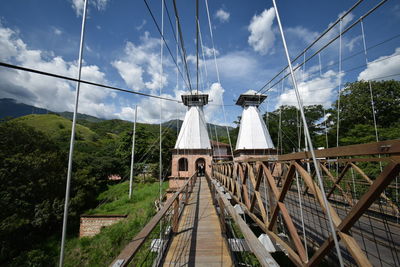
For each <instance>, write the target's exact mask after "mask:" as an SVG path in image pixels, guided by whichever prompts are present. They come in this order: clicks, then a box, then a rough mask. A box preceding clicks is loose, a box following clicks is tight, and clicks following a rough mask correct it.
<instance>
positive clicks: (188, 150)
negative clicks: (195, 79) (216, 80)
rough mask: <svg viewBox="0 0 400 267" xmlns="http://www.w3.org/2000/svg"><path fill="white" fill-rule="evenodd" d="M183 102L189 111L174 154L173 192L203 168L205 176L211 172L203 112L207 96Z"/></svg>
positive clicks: (197, 95)
mask: <svg viewBox="0 0 400 267" xmlns="http://www.w3.org/2000/svg"><path fill="white" fill-rule="evenodd" d="M182 102H183V104H184V105H185V106H187V107H188V110H187V112H186V115H185V119H184V121H183V124H182V127H181V130H180V132H179V135H178V139H177V140H176V144H175V148H174V149H173V151H172V168H171V177H170V179H169V188H170V190H173V189H177V188H179V187H181V186H182V185H183V184H184V182H185V180H186V179H187V178H189V177H191V176H192V175H193V174H194V173H195V172H196V170H198V168H199V166H200V165H202V166H204V169H205V172H206V173H208V174H210V171H211V160H212V150H211V144H210V139H209V137H208V132H207V123H206V121H205V118H204V112H203V106H205V105H207V103H208V95H206V94H193V95H182Z"/></svg>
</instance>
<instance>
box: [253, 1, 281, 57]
mask: <svg viewBox="0 0 400 267" xmlns="http://www.w3.org/2000/svg"><path fill="white" fill-rule="evenodd" d="M274 19H275V9H274V8H270V9H268V10H267V9H265V10H264V11H263V12H262V13H261V14H260V15H254V17H253V18H252V19H251V22H250V25H249V26H248V30H249V31H250V36H249V38H248V43H249V45H250V46H251V47H252V48H253V49H254V51H256V52H258V53H260V54H261V55H266V54H267V53H268V52H270V49H271V48H272V46H273V43H274V41H275V35H274V32H273V29H272V23H273V21H274Z"/></svg>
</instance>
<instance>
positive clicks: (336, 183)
mask: <svg viewBox="0 0 400 267" xmlns="http://www.w3.org/2000/svg"><path fill="white" fill-rule="evenodd" d="M350 166H351V165H350V164H346V166H345V167H344V169H343V171H342V172H341V173H340V175H339V177H338V178H337V180H336V181H335V182H334V184H333V186H332V188H331V190H329V193H328V194H327V195H326V198H327V199H329V197H330V196H331V195H332V193H333V191H335V187H336V186H337V185H338V184H339V183H340V181H341V180H342V179H343V177H344V176H345V175H346V173H347V171H348V170H349V169H350Z"/></svg>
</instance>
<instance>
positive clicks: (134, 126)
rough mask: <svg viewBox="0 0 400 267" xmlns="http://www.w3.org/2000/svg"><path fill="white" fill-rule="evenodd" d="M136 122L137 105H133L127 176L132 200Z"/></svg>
mask: <svg viewBox="0 0 400 267" xmlns="http://www.w3.org/2000/svg"><path fill="white" fill-rule="evenodd" d="M136 121H137V105H135V121H134V122H133V133H132V152H131V172H130V174H129V199H131V198H132V185H133V164H134V162H135V136H136Z"/></svg>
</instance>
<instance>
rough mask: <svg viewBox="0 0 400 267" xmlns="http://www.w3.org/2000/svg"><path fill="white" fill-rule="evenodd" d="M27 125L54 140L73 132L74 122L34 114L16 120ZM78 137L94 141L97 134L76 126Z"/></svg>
mask: <svg viewBox="0 0 400 267" xmlns="http://www.w3.org/2000/svg"><path fill="white" fill-rule="evenodd" d="M15 121H18V122H22V123H25V124H27V125H29V126H31V127H34V128H35V129H36V130H38V131H41V132H44V133H46V134H47V135H49V137H52V138H60V137H62V135H63V134H65V133H66V132H68V133H70V132H71V126H72V122H71V121H70V120H68V119H66V118H63V117H61V116H58V115H55V114H32V115H27V116H23V117H20V118H17V119H15ZM76 133H77V136H78V137H79V138H81V139H83V140H87V141H92V140H94V138H95V136H96V133H95V132H93V131H92V130H91V129H89V128H88V127H86V126H82V125H80V124H77V125H76Z"/></svg>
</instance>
